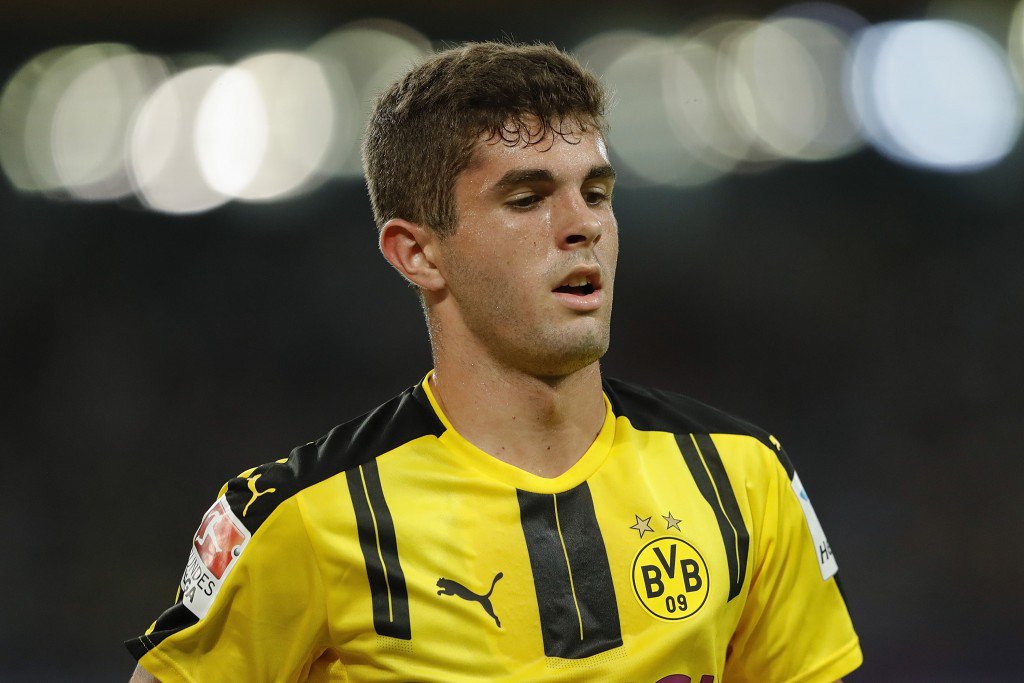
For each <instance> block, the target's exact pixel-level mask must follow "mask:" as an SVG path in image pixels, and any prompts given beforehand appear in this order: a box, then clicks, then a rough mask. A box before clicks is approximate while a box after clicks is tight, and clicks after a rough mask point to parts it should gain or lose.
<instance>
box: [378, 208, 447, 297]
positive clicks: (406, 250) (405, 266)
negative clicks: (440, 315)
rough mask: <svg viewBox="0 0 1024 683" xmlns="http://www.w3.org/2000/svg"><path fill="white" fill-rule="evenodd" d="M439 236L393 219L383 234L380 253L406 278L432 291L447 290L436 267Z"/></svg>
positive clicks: (419, 226) (410, 223)
mask: <svg viewBox="0 0 1024 683" xmlns="http://www.w3.org/2000/svg"><path fill="white" fill-rule="evenodd" d="M436 242H437V236H436V235H435V234H434V231H433V230H431V229H430V228H427V227H424V226H422V225H420V224H418V223H413V222H411V221H407V220H404V219H402V218H392V219H391V220H390V221H388V222H387V223H386V224H385V225H384V227H383V229H381V231H380V243H379V246H380V252H381V254H383V255H384V258H385V259H387V261H388V263H390V264H391V265H392V266H394V268H395V270H397V271H398V272H399V273H400V274H401V275H402V277H404V278H405V279H406V280H408V281H409V282H411V283H412V284H414V285H416V286H417V287H420V288H422V289H426V290H428V291H437V290H440V289H442V288H444V286H445V280H444V276H443V275H442V274H441V271H440V270H439V269H438V267H437V264H436V263H435V255H436V253H437V249H436Z"/></svg>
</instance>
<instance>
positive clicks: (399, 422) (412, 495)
mask: <svg viewBox="0 0 1024 683" xmlns="http://www.w3.org/2000/svg"><path fill="white" fill-rule="evenodd" d="M428 377H429V376H428ZM603 386H604V394H605V399H606V400H605V402H606V416H605V421H604V425H603V427H602V429H601V431H600V433H599V434H598V436H597V438H596V440H595V441H594V443H593V444H592V445H591V446H590V448H589V449H588V450H587V452H586V453H585V454H584V455H583V456H582V457H581V458H580V459H579V461H578V462H577V463H576V464H575V465H573V466H572V467H571V468H570V469H569V470H568V471H566V472H565V473H564V474H562V475H560V476H558V477H556V478H553V479H549V478H543V477H539V476H536V475H533V474H530V473H528V472H525V471H523V470H520V469H518V468H515V467H513V466H511V465H508V464H506V463H504V462H501V461H499V460H497V459H496V458H494V457H492V456H490V455H488V454H486V453H484V452H483V451H481V450H479V449H478V448H476V447H475V446H474V445H473V444H471V443H469V442H468V441H467V440H466V439H464V438H463V437H462V436H461V435H460V434H459V433H458V432H456V431H455V430H454V429H453V428H452V426H451V424H450V423H449V422H448V420H447V418H446V417H445V415H444V413H443V412H442V411H441V410H440V408H439V407H438V404H437V402H436V401H435V400H434V397H433V396H432V394H431V392H430V387H429V384H428V381H427V380H426V379H424V381H423V382H421V383H420V384H418V385H416V386H413V387H411V388H409V389H408V390H406V391H405V392H403V393H402V394H400V395H399V396H397V397H395V398H394V399H392V400H391V401H389V402H387V403H385V404H383V405H381V406H380V407H378V408H377V409H375V410H373V411H372V412H370V413H368V414H366V415H364V416H362V417H360V418H358V419H355V420H353V421H350V422H347V423H345V424H343V425H340V426H338V427H336V428H334V429H333V430H332V431H331V432H330V433H328V434H327V435H326V436H324V437H323V438H321V439H319V440H318V441H316V442H313V443H309V444H306V445H305V446H301V447H299V448H296V449H295V450H294V451H292V453H291V454H290V455H289V456H288V457H287V458H284V459H281V460H278V461H276V462H272V463H268V464H265V465H261V466H259V467H256V468H254V469H251V470H248V471H246V472H243V473H242V474H241V475H240V476H239V477H237V478H235V479H232V480H231V481H229V482H228V483H227V484H226V485H225V486H224V488H223V489H222V490H221V494H220V496H219V497H218V499H217V500H216V502H215V503H214V504H213V506H212V507H211V508H210V509H209V511H208V512H207V513H206V515H205V516H204V518H203V520H202V522H201V524H200V526H199V529H198V530H197V532H196V535H195V538H194V539H193V543H192V547H191V552H190V557H189V560H188V564H187V566H186V569H185V572H184V574H183V576H182V578H181V583H180V586H179V590H178V595H177V598H176V601H175V604H174V605H173V606H172V607H171V608H170V609H168V610H167V611H166V612H164V613H163V614H162V615H161V616H160V617H159V618H158V619H157V620H156V622H155V623H154V624H153V625H152V626H151V627H150V628H149V630H148V631H146V633H145V634H144V635H142V636H139V637H137V638H133V639H131V640H129V641H127V643H126V644H127V646H128V649H129V650H130V651H131V653H132V654H133V655H134V656H135V657H136V658H137V659H138V660H139V662H140V663H141V665H142V666H143V667H144V668H145V669H146V670H148V671H149V672H151V673H152V674H154V675H155V676H156V677H157V678H159V679H160V680H162V681H302V680H316V681H445V682H453V681H481V680H497V681H637V682H649V683H654V682H655V681H662V682H665V683H669V682H671V683H684V682H691V683H713V682H716V683H720V682H721V681H756V682H758V683H765V682H771V683H775V682H782V681H834V680H835V679H838V678H840V677H841V676H843V675H845V674H847V673H848V672H850V671H852V670H853V669H855V668H856V667H857V666H859V665H860V662H861V651H860V645H859V642H858V639H857V636H856V634H855V632H854V630H853V626H852V624H851V621H850V617H849V614H848V612H847V609H846V604H845V602H844V599H843V597H842V595H841V592H840V589H839V586H838V584H837V582H836V571H837V567H836V563H835V558H834V557H833V556H832V551H831V548H830V547H829V545H828V541H827V540H826V539H825V535H824V533H823V532H822V530H821V527H820V525H819V524H818V520H817V518H816V517H815V515H814V511H813V509H812V508H811V507H810V503H809V501H808V500H807V494H806V492H805V491H804V489H803V486H802V485H801V484H800V479H799V477H798V476H797V475H796V473H795V472H794V470H793V467H792V465H791V464H790V461H789V459H788V458H787V456H786V455H785V453H784V452H783V450H782V447H781V446H780V444H779V442H778V441H777V440H776V439H775V437H773V436H771V435H769V434H768V433H766V432H763V431H761V430H760V429H758V428H756V427H754V426H752V425H750V424H747V423H746V422H743V421H742V420H738V419H736V418H733V417H731V416H729V415H726V414H725V413H722V412H721V411H718V410H715V409H713V408H710V407H708V406H706V405H704V404H701V403H699V402H697V401H694V400H692V399H689V398H686V397H683V396H680V395H677V394H671V393H667V392H661V391H654V390H649V389H643V388H639V387H635V386H632V385H630V384H626V383H624V382H620V381H616V380H605V381H604V384H603Z"/></svg>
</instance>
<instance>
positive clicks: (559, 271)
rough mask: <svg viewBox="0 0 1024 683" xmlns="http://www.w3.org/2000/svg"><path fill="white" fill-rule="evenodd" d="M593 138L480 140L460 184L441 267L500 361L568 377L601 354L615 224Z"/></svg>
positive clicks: (610, 178) (608, 180) (471, 323)
mask: <svg viewBox="0 0 1024 683" xmlns="http://www.w3.org/2000/svg"><path fill="white" fill-rule="evenodd" d="M613 183H614V172H613V171H612V169H611V165H610V164H609V162H608V153H607V150H606V148H605V144H604V140H603V139H602V137H601V135H600V134H599V133H597V132H593V131H592V132H589V133H580V132H570V133H567V135H566V136H565V137H564V138H563V137H562V136H559V135H554V136H549V137H548V138H547V139H545V140H542V141H540V142H539V143H537V144H533V145H526V144H522V143H521V144H519V145H518V146H515V147H510V146H508V145H507V144H505V143H503V142H502V141H501V140H484V139H482V140H481V141H479V142H478V143H477V147H476V150H475V153H474V157H473V160H472V161H471V163H470V166H469V168H467V169H466V170H465V171H463V172H462V173H461V174H460V175H459V177H458V178H457V179H456V182H455V190H454V194H455V204H456V209H457V212H458V224H457V227H456V229H455V232H454V233H453V234H452V235H450V236H449V237H448V238H446V239H445V240H444V241H443V242H442V243H441V253H442V255H443V259H442V262H441V264H440V268H441V269H442V273H443V274H444V276H445V280H446V283H447V289H448V294H449V295H450V296H451V297H452V298H453V301H454V303H455V305H456V308H457V310H458V311H459V314H460V315H461V317H462V320H463V322H464V325H465V327H466V329H467V330H468V331H469V332H470V334H472V335H473V336H474V337H475V338H476V339H477V340H478V341H479V342H480V343H482V344H483V346H484V347H485V348H486V349H487V350H488V352H489V353H491V354H492V355H493V356H494V357H495V358H496V359H498V360H499V361H500V362H502V363H504V364H505V365H507V366H510V367H514V368H516V369H518V370H521V371H524V372H528V373H530V374H533V375H535V376H546V377H555V376H564V375H567V374H569V373H572V372H575V371H576V370H579V369H581V368H583V367H586V366H587V365H589V364H591V363H593V362H594V361H596V360H597V359H599V358H600V357H601V356H602V355H604V353H605V351H607V350H608V340H609V323H610V320H611V311H612V285H613V282H614V279H615V260H616V258H617V256H618V248H619V242H618V226H617V225H616V223H615V216H614V214H613V213H612V207H611V192H612V185H613Z"/></svg>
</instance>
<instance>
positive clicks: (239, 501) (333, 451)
mask: <svg viewBox="0 0 1024 683" xmlns="http://www.w3.org/2000/svg"><path fill="white" fill-rule="evenodd" d="M443 431H444V425H443V424H442V423H441V422H440V420H438V418H437V416H436V414H435V413H434V411H433V409H432V408H431V407H430V403H429V401H428V400H427V398H426V396H425V395H424V394H423V390H422V388H421V387H420V385H419V384H416V385H414V386H412V387H409V388H408V389H406V390H405V391H403V392H402V393H401V394H399V395H398V396H395V397H394V398H392V399H391V400H389V401H387V402H385V403H383V404H381V405H379V406H377V407H376V408H374V409H373V410H371V411H369V412H367V413H364V414H363V415H360V416H359V417H356V418H354V419H352V420H349V421H348V422H345V423H343V424H340V425H338V426H336V427H334V428H333V429H331V430H330V431H329V432H328V433H327V434H325V435H323V436H322V437H320V438H319V439H317V440H316V441H310V442H309V443H307V444H304V445H302V446H299V447H297V448H295V449H293V450H292V451H291V453H290V454H289V455H288V457H287V458H282V459H280V460H275V461H273V462H268V463H265V464H263V465H259V466H258V467H253V468H251V469H248V470H246V471H244V472H242V473H241V474H239V475H238V476H237V477H235V478H233V479H231V480H229V481H228V482H227V483H226V484H225V485H224V486H223V487H222V488H221V491H220V496H223V497H225V498H226V499H227V502H228V505H230V507H231V510H232V512H234V514H235V515H236V516H237V517H238V519H240V520H242V521H243V523H244V524H245V526H246V528H247V529H248V530H249V531H250V532H252V533H255V531H256V529H257V528H259V526H260V525H261V524H262V523H263V521H264V520H266V519H267V517H268V516H269V515H270V514H271V513H272V512H273V511H274V510H275V509H276V508H277V507H278V506H280V505H281V504H282V503H284V502H285V501H287V500H288V499H290V498H291V497H292V496H294V495H295V494H297V493H298V492H300V491H301V490H303V489H305V488H307V487H310V486H313V485H314V484H317V483H319V482H321V481H324V480H326V479H329V478H331V477H333V476H335V475H338V474H342V473H344V472H347V471H348V470H351V469H354V468H356V467H359V466H360V465H364V464H366V463H368V462H370V461H372V460H374V459H376V458H378V457H380V456H382V455H384V454H386V453H388V452H390V451H393V450H395V449H396V448H398V447H400V446H402V445H404V444H406V443H409V442H410V441H414V440H416V439H419V438H422V437H425V436H440V435H441V433H442V432H443Z"/></svg>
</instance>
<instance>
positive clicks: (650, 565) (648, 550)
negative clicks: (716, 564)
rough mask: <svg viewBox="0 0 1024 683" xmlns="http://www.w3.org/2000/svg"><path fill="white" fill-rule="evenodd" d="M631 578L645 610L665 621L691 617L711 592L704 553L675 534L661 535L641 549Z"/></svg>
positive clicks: (635, 592)
mask: <svg viewBox="0 0 1024 683" xmlns="http://www.w3.org/2000/svg"><path fill="white" fill-rule="evenodd" d="M632 579H633V594H634V595H636V598H637V600H638V601H639V602H640V604H641V605H643V607H644V609H646V610H647V611H648V612H650V613H651V614H653V615H654V616H656V617H658V618H659V619H664V620H666V621H680V620H682V619H686V618H688V617H692V616H693V615H694V614H696V613H697V612H699V611H700V609H701V608H702V607H703V606H704V603H705V602H707V599H708V594H709V593H710V592H711V591H710V588H711V577H710V574H709V573H708V565H707V562H705V561H704V556H703V555H701V554H700V551H698V550H697V548H695V547H694V546H693V544H691V543H689V542H688V541H684V540H683V539H681V538H678V537H676V536H661V537H659V538H655V539H654V540H652V541H650V542H648V543H647V544H646V545H645V546H644V547H642V548H640V550H639V551H638V552H637V554H636V557H635V558H634V559H633V571H632Z"/></svg>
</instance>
